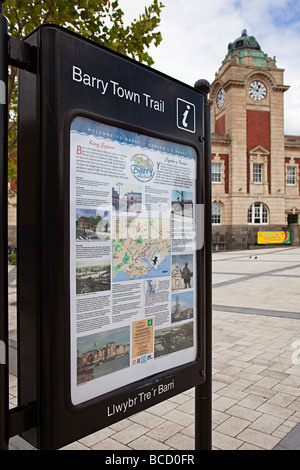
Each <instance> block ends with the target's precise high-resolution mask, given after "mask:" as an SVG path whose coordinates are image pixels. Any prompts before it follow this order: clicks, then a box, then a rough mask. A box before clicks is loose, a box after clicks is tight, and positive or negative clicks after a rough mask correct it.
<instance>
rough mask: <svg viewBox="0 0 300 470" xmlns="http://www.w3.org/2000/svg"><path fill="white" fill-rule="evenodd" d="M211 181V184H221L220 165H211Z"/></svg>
mask: <svg viewBox="0 0 300 470" xmlns="http://www.w3.org/2000/svg"><path fill="white" fill-rule="evenodd" d="M211 180H212V182H213V183H222V163H212V164H211Z"/></svg>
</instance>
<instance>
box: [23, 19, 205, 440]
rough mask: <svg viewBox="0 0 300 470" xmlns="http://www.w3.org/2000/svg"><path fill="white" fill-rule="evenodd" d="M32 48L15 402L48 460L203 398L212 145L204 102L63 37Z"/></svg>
mask: <svg viewBox="0 0 300 470" xmlns="http://www.w3.org/2000/svg"><path fill="white" fill-rule="evenodd" d="M26 43H27V44H28V45H30V46H31V47H32V48H33V49H34V51H35V53H36V56H37V71H36V73H33V72H31V71H25V70H22V71H20V83H19V92H20V103H19V107H20V119H19V132H20V135H19V142H20V152H19V163H18V170H19V178H20V180H19V181H20V185H19V205H18V207H19V209H18V210H19V224H18V227H19V228H18V272H19V278H18V289H19V292H18V298H19V309H20V312H22V314H21V315H20V317H19V338H20V351H19V357H20V361H19V378H20V384H21V385H20V393H19V398H20V404H21V405H23V404H27V403H29V402H30V403H34V404H36V405H35V406H36V408H37V415H38V417H39V420H38V422H37V423H36V426H35V427H34V428H33V429H31V430H30V431H28V432H26V433H24V437H25V438H26V439H27V440H28V441H29V442H31V443H33V444H34V445H35V446H36V447H39V448H43V449H53V448H59V447H61V446H63V445H66V444H68V443H70V442H73V441H74V440H77V439H79V438H80V437H83V436H86V435H88V434H91V433H92V432H95V431H97V430H99V429H102V428H104V427H106V426H109V425H111V424H112V423H114V422H117V421H119V420H120V419H123V418H125V417H127V416H130V415H131V414H133V413H136V412H139V411H141V410H143V409H145V408H147V407H149V406H152V405H155V404H156V403H159V402H160V401H163V400H165V399H167V398H169V397H171V396H173V395H176V394H178V393H181V392H183V391H184V390H187V389H189V388H191V387H194V386H198V385H199V384H203V383H204V382H205V379H206V357H207V351H206V325H207V322H208V323H209V321H207V319H206V315H209V308H207V302H208V300H207V299H209V293H208V292H207V290H208V288H209V286H210V284H209V283H210V277H209V276H208V275H206V271H207V269H208V268H207V266H209V265H208V262H209V250H210V242H211V240H210V237H207V235H206V232H205V225H204V221H205V218H206V219H209V223H210V217H209V214H210V212H209V209H206V207H208V208H210V200H209V196H207V195H208V187H207V186H205V178H206V176H205V175H207V174H209V173H208V172H209V168H210V157H209V155H208V152H206V153H205V145H204V142H205V139H206V145H207V146H208V142H209V136H207V138H206V135H205V128H204V97H203V94H202V93H201V92H199V91H197V90H196V89H194V88H192V87H190V86H187V85H185V84H182V83H181V82H178V81H176V80H174V79H172V78H170V77H167V76H166V75H163V74H161V73H159V72H157V71H155V70H153V69H150V68H149V67H146V66H144V65H141V64H139V63H137V62H135V61H133V60H130V59H128V58H126V57H124V56H121V55H120V54H117V53H115V52H113V51H110V50H108V49H106V48H104V47H102V46H100V45H99V44H95V43H94V42H92V41H89V40H87V39H83V38H81V37H80V36H78V35H76V34H73V33H71V32H69V31H67V30H65V29H63V28H60V27H57V26H54V25H45V26H41V27H39V28H38V29H37V30H36V31H34V32H33V33H32V34H30V35H29V36H28V38H26ZM206 184H208V183H206ZM207 202H208V205H207ZM207 233H210V232H209V229H208V231H207Z"/></svg>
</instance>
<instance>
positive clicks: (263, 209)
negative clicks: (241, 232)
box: [248, 202, 269, 224]
mask: <svg viewBox="0 0 300 470" xmlns="http://www.w3.org/2000/svg"><path fill="white" fill-rule="evenodd" d="M268 223H269V211H268V208H267V206H266V205H265V204H263V203H262V202H255V203H254V204H252V206H250V207H249V209H248V224H268Z"/></svg>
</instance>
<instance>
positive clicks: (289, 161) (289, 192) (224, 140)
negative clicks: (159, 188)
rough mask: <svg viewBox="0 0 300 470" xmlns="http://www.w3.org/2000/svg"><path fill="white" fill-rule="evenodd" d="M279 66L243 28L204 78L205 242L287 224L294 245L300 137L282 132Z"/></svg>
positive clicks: (237, 241)
mask: <svg viewBox="0 0 300 470" xmlns="http://www.w3.org/2000/svg"><path fill="white" fill-rule="evenodd" d="M288 88H289V87H288V86H286V85H285V84H284V70H283V69H280V68H278V67H277V65H276V60H275V58H273V59H272V58H270V57H268V56H267V54H265V53H264V52H263V51H262V50H261V48H260V45H259V44H258V42H257V41H256V39H255V37H253V36H248V35H247V32H246V31H245V30H244V31H243V32H242V35H241V37H239V38H237V39H236V40H235V41H234V42H233V43H230V44H229V45H228V53H227V55H226V57H225V59H224V61H223V63H222V65H221V67H220V69H219V70H218V72H217V73H216V75H215V79H214V81H213V83H212V85H211V92H210V95H209V97H210V104H211V116H212V222H213V248H214V249H215V250H220V249H221V250H222V249H226V250H227V249H230V250H232V249H245V248H249V247H251V246H256V245H257V232H258V231H287V230H288V231H290V234H291V242H292V244H294V245H299V232H300V217H299V214H300V136H286V135H284V108H283V99H284V92H285V91H286V90H288Z"/></svg>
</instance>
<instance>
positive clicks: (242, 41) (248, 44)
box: [228, 29, 260, 53]
mask: <svg viewBox="0 0 300 470" xmlns="http://www.w3.org/2000/svg"><path fill="white" fill-rule="evenodd" d="M241 49H256V50H258V51H260V45H259V44H258V42H257V41H256V39H255V37H254V36H248V35H247V31H246V30H245V29H243V31H242V35H241V36H240V37H239V38H237V39H236V40H235V41H234V42H230V43H229V44H228V53H232V52H234V51H240V50H241Z"/></svg>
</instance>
